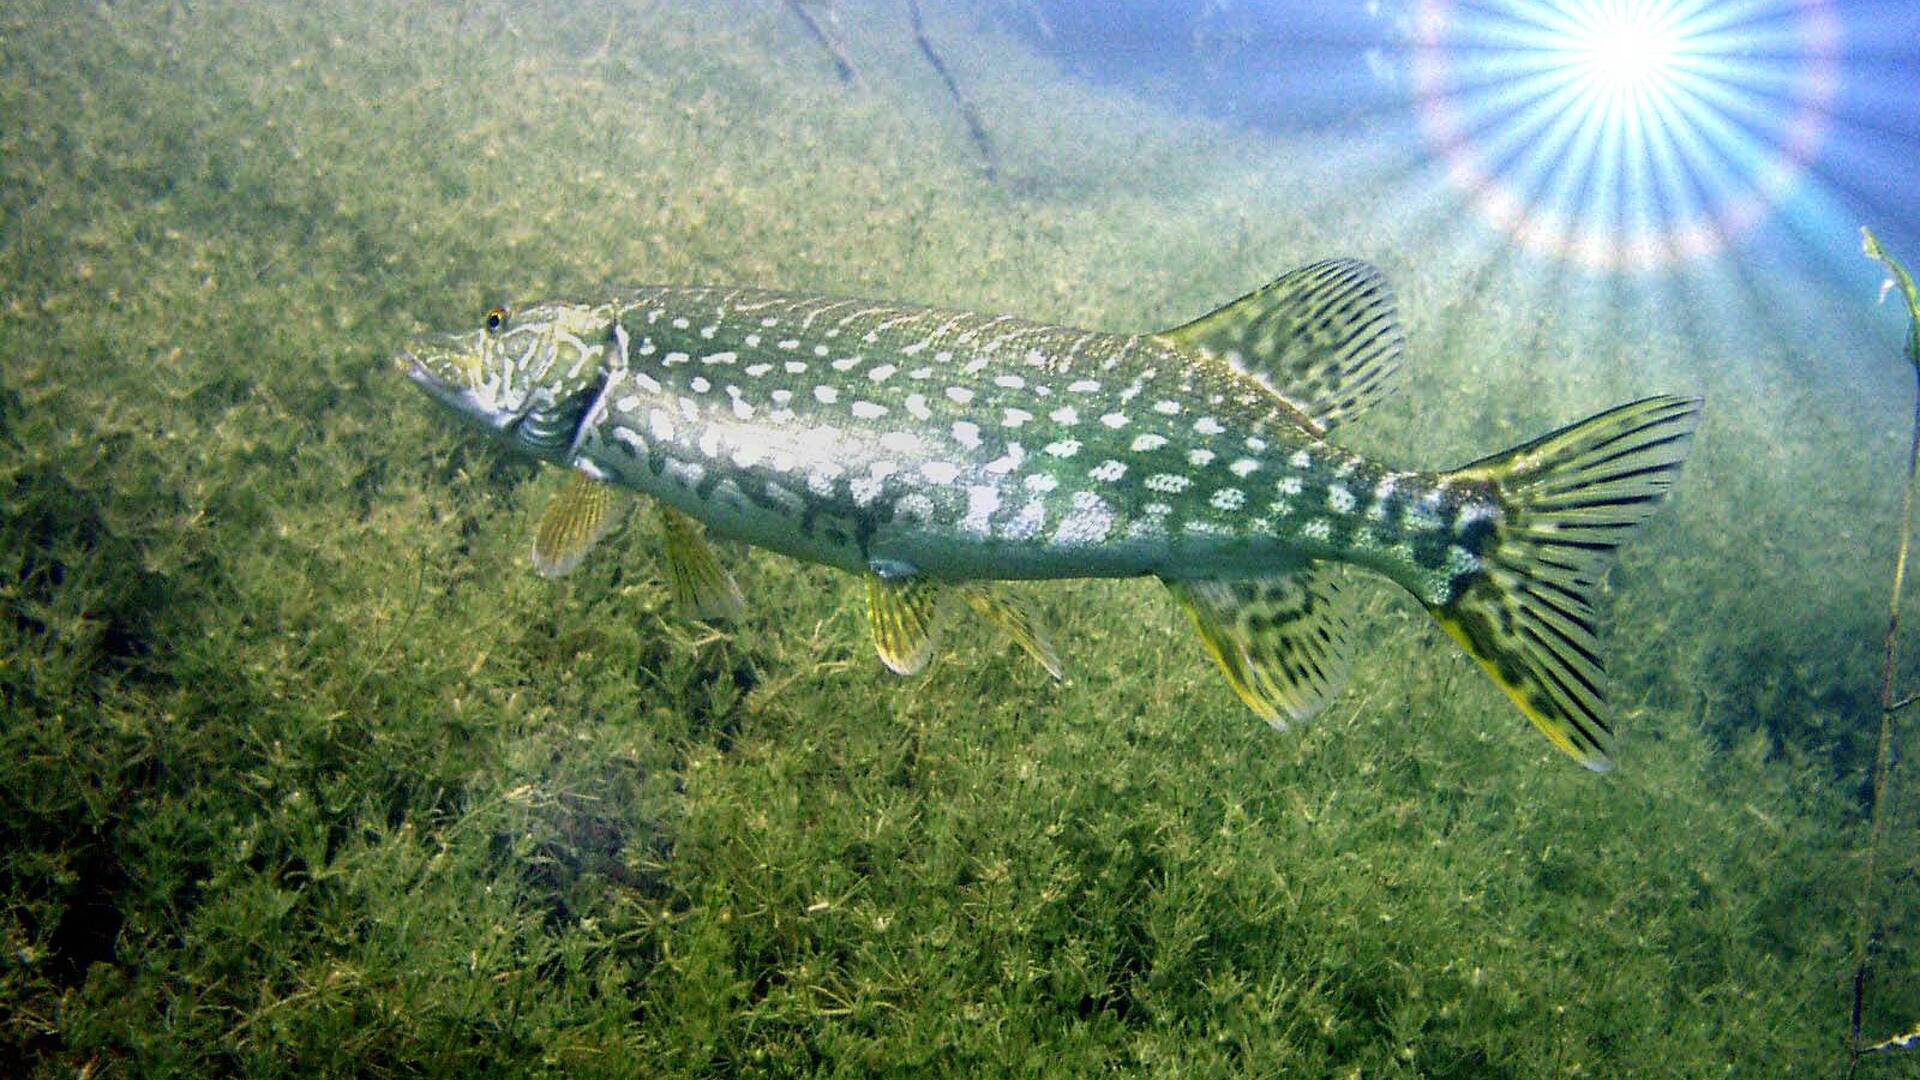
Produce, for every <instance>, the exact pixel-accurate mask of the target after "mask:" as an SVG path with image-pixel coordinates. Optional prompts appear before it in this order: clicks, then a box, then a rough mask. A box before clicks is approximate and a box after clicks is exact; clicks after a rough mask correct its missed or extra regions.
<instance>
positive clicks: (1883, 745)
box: [1847, 228, 1920, 1077]
mask: <svg viewBox="0 0 1920 1080" xmlns="http://www.w3.org/2000/svg"><path fill="white" fill-rule="evenodd" d="M1860 236H1861V248H1862V250H1863V251H1865V252H1866V255H1867V257H1868V258H1870V259H1877V260H1879V261H1880V262H1881V263H1883V264H1884V265H1885V266H1886V268H1887V273H1888V274H1889V275H1890V280H1889V284H1890V285H1897V286H1898V287H1899V288H1900V289H1901V291H1902V292H1903V293H1904V294H1905V297H1906V301H1907V311H1908V314H1909V315H1911V316H1912V321H1911V323H1910V325H1909V329H1908V332H1907V359H1908V360H1909V361H1910V362H1911V363H1912V364H1913V368H1914V377H1915V380H1916V393H1915V397H1914V414H1913V438H1912V441H1911V443H1910V444H1909V447H1908V450H1907V490H1906V497H1905V499H1904V500H1903V501H1902V503H1901V508H1900V548H1899V554H1898V555H1896V556H1895V558H1894V563H1893V592H1892V598H1891V599H1890V600H1889V601H1888V605H1887V636H1886V642H1885V651H1884V654H1883V656H1882V660H1881V665H1880V739H1879V745H1878V749H1877V750H1876V751H1875V753H1874V761H1873V817H1872V823H1871V825H1870V826H1869V827H1868V833H1867V861H1866V867H1865V870H1864V871H1863V873H1862V876H1861V885H1860V918H1859V921H1858V924H1857V926H1856V928H1855V931H1854V968H1853V1016H1852V1023H1851V1024H1850V1025H1849V1028H1848V1038H1847V1075H1848V1076H1849V1077H1851V1076H1852V1075H1853V1074H1854V1070H1855V1069H1857V1068H1859V1066H1860V1055H1861V1053H1862V1049H1861V1045H1860V1017H1861V1013H1862V1011H1863V1009H1864V1007H1865V1003H1866V989H1867V972H1868V966H1869V964H1870V962H1871V958H1870V956H1869V949H1868V943H1869V941H1870V939H1871V937H1872V935H1871V934H1870V933H1869V932H1868V927H1869V926H1870V925H1871V924H1872V921H1873V920H1872V915H1871V905H1872V900H1873V885H1874V878H1875V875H1876V873H1877V871H1878V861H1879V855H1880V845H1881V841H1882V840H1883V838H1884V837H1885V835H1886V828H1887V787H1888V778H1889V773H1890V772H1891V770H1892V759H1893V719H1894V714H1895V713H1897V712H1899V711H1900V710H1901V709H1902V708H1903V707H1905V706H1906V705H1909V704H1911V703H1912V700H1913V699H1912V698H1911V697H1909V698H1904V699H1901V698H1896V697H1895V696H1894V677H1895V671H1896V667H1897V659H1898V655H1899V645H1900V596H1901V593H1902V591H1903V590H1904V589H1905V587H1906V580H1907V558H1908V555H1909V553H1910V552H1911V551H1912V548H1913V496H1914V489H1915V488H1916V487H1920V290H1916V288H1915V287H1914V283H1913V278H1912V277H1911V276H1910V275H1909V274H1908V273H1907V270H1906V268H1905V267H1904V266H1902V265H1900V263H1899V262H1898V261H1897V260H1895V259H1894V258H1893V257H1892V256H1889V255H1888V254H1887V253H1886V251H1885V250H1884V249H1882V248H1881V246H1880V241H1879V239H1878V238H1876V237H1875V236H1874V235H1873V232H1872V230H1870V229H1865V228H1863V229H1861V230H1860Z"/></svg>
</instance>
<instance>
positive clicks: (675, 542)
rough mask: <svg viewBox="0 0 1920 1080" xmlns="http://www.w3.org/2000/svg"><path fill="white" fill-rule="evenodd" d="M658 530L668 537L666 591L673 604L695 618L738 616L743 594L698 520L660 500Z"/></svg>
mask: <svg viewBox="0 0 1920 1080" xmlns="http://www.w3.org/2000/svg"><path fill="white" fill-rule="evenodd" d="M658 506H659V511H660V512H659V516H660V531H661V532H662V533H663V534H664V535H665V537H666V541H667V592H668V595H669V596H671V597H672V599H673V606H674V607H675V608H678V609H679V610H680V611H681V612H683V613H685V614H687V615H691V616H693V617H694V618H696V619H738V618H740V617H741V616H743V615H745V614H746V612H747V601H746V598H745V597H743V596H741V595H740V586H738V585H736V584H734V581H733V575H731V574H729V573H727V572H726V571H725V570H723V569H721V567H720V560H719V559H717V558H715V557H714V554H713V547H712V545H710V544H708V543H707V539H706V537H705V536H704V535H702V533H703V530H702V529H701V527H700V523H699V522H697V521H695V520H693V519H692V518H690V517H688V516H687V515H685V514H683V513H681V512H680V511H678V510H675V509H674V508H673V507H671V506H668V505H667V504H666V503H659V504H658Z"/></svg>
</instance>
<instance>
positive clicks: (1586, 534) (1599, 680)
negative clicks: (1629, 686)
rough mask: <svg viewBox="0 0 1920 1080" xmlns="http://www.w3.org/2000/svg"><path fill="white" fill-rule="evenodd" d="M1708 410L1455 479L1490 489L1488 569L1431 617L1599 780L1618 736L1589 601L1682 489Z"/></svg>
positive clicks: (1647, 410)
mask: <svg viewBox="0 0 1920 1080" xmlns="http://www.w3.org/2000/svg"><path fill="white" fill-rule="evenodd" d="M1699 413H1700V400H1699V399H1698V398H1683V397H1670V396H1662V397H1652V398H1647V399H1645V400H1643V401H1636V402H1633V403H1632V404H1629V405H1622V406H1620V407H1618V408H1615V409H1610V410H1608V411H1606V412H1604V413H1601V414H1599V415H1598V416H1594V417H1591V418H1589V419H1586V420H1583V421H1581V422H1579V423H1577V424H1573V425H1571V426H1569V427H1565V428H1562V429H1560V430H1559V431H1556V432H1554V433H1552V434H1550V435H1547V436H1545V437H1543V438H1540V439H1536V440H1534V441H1533V442H1530V443H1528V444H1526V445H1525V446H1520V447H1516V448H1514V449H1512V450H1509V451H1507V452H1506V453H1503V454H1497V455H1495V456H1493V457H1490V458H1487V459H1485V460H1483V461H1480V462H1476V463H1475V464H1473V465H1469V466H1467V467H1466V468H1464V469H1461V470H1459V471H1457V472H1455V473H1453V474H1452V480H1453V481H1455V482H1464V483H1468V484H1490V485H1491V486H1492V488H1493V491H1494V493H1495V495H1496V497H1497V498H1498V501H1499V506H1500V512H1499V514H1498V516H1497V517H1495V518H1494V519H1493V527H1492V532H1491V535H1490V537H1489V539H1488V540H1487V541H1486V542H1485V543H1484V545H1483V546H1482V549H1481V550H1478V551H1476V552H1475V553H1474V554H1475V556H1476V559H1477V561H1478V564H1479V565H1478V566H1477V567H1475V568H1473V569H1471V570H1468V571H1466V572H1464V573H1462V574H1461V575H1460V576H1459V577H1457V578H1456V579H1455V580H1454V583H1453V586H1452V596H1451V597H1450V599H1448V600H1447V601H1446V602H1444V603H1441V604H1431V605H1429V610H1430V611H1432V612H1433V615H1434V617H1435V618H1437V619H1439V620H1440V624H1441V625H1442V626H1444V627H1446V629H1447V632H1448V633H1449V634H1451V635H1453V637H1454V638H1455V640H1457V641H1459V642H1460V644H1462V645H1464V646H1465V647H1466V649H1467V651H1468V652H1469V653H1471V654H1473V657H1474V659H1476V660H1478V661H1480V666H1481V667H1483V668H1485V669H1486V672H1487V674H1488V675H1491V676H1492V677H1493V681H1494V682H1496V683H1498V684H1500V687H1501V689H1503V690H1505V691H1506V692H1507V694H1508V696H1510V697H1511V698H1512V699H1513V701H1514V703H1515V704H1517V705H1518V706H1520V711H1521V712H1524V713H1526V715H1527V718H1528V719H1530V720H1532V721H1533V723H1534V726H1536V727H1538V728H1539V729H1540V730H1541V732H1542V733H1544V734H1545V735H1546V737H1547V738H1548V739H1549V740H1551V741H1552V743H1553V745H1555V746H1557V747H1559V748H1560V749H1561V750H1563V751H1565V752H1566V753H1567V754H1569V755H1571V756H1572V757H1573V758H1574V759H1575V760H1577V761H1579V762H1580V763H1581V764H1582V765H1585V766H1586V767H1587V768H1589V769H1593V770H1595V771H1596V772H1605V771H1606V770H1608V769H1610V768H1612V767H1613V765H1612V759H1611V757H1610V756H1609V755H1610V748H1611V744H1612V742H1613V727H1612V725H1611V724H1610V723H1609V721H1608V712H1607V703H1606V671H1605V669H1604V668H1603V667H1602V664H1601V659H1600V647H1599V642H1598V640H1597V638H1596V637H1595V634H1594V607H1593V601H1594V598H1595V596H1596V594H1597V593H1598V592H1599V590H1600V582H1601V580H1602V579H1603V578H1604V577H1605V576H1606V572H1607V568H1608V566H1610V565H1611V564H1612V562H1613V553H1614V549H1615V548H1617V547H1618V546H1619V545H1620V544H1621V542H1622V541H1624V540H1625V539H1626V538H1627V537H1628V536H1629V535H1631V533H1632V532H1633V530H1634V528H1636V527H1637V526H1639V525H1640V524H1641V523H1642V522H1643V521H1645V520H1646V519H1647V518H1648V517H1649V516H1650V515H1651V514H1652V513H1653V511H1654V509H1655V507H1656V506H1657V505H1658V503H1659V501H1660V499H1661V497H1662V496H1663V495H1665V494H1666V492H1667V489H1668V488H1671V487H1672V486H1673V482H1674V480H1675V478H1676V476H1677V474H1678V472H1679V468H1680V462H1681V460H1682V459H1683V458H1684V457H1685V456H1686V451H1687V445H1688V442H1689V441H1690V440H1691V438H1692V436H1693V429H1694V427H1695V425H1696V424H1697V423H1698V422H1699Z"/></svg>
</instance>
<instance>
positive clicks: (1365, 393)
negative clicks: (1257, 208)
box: [1160, 259, 1406, 435]
mask: <svg viewBox="0 0 1920 1080" xmlns="http://www.w3.org/2000/svg"><path fill="white" fill-rule="evenodd" d="M1160 336H1161V337H1164V338H1166V339H1168V340H1170V341H1172V342H1173V343H1174V344H1175V345H1178V346H1181V347H1182V348H1186V349H1191V350H1195V351H1198V352H1202V353H1206V354H1209V355H1212V356H1217V357H1220V358H1221V359H1223V360H1225V361H1227V362H1228V363H1230V364H1232V365H1233V366H1234V367H1236V368H1239V369H1240V370H1241V371H1244V372H1246V373H1247V374H1248V375H1251V376H1253V377H1254V378H1255V379H1257V380H1259V381H1260V382H1261V383H1263V384H1265V385H1266V387H1267V389H1269V390H1271V391H1273V392H1274V393H1275V394H1276V395H1278V396H1279V397H1281V398H1282V399H1284V400H1285V402H1286V403H1287V404H1288V405H1290V406H1292V408H1293V409H1294V410H1295V411H1296V412H1298V413H1300V414H1301V417H1303V418H1305V419H1307V420H1309V421H1310V423H1309V424H1308V425H1306V426H1307V427H1308V429H1309V430H1310V431H1313V433H1314V434H1316V435H1320V434H1325V433H1326V432H1327V431H1328V430H1329V429H1332V428H1334V427H1337V426H1339V425H1340V424H1342V423H1345V422H1346V421H1348V420H1351V419H1353V418H1354V417H1355V416H1357V415H1359V414H1360V413H1362V412H1364V411H1365V410H1366V409H1367V408H1368V407H1370V406H1372V405H1373V404H1374V403H1375V402H1377V401H1379V400H1380V399H1382V398H1384V397H1387V396H1388V395H1390V394H1392V393H1393V391H1394V389H1395V388H1396V386H1397V385H1398V383H1397V379H1396V375H1397V374H1398V372H1399V370H1400V353H1401V350H1402V349H1403V348H1404V347H1405V345H1406V336H1405V335H1404V334H1403V333H1402V332H1401V329H1400V317H1399V315H1398V313H1397V312H1396V311H1395V306H1394V300H1393V292H1392V290H1391V289H1389V288H1388V287H1387V282H1386V279H1385V278H1384V277H1383V276H1381V274H1380V271H1378V270H1376V269H1374V268H1373V267H1372V266H1369V265H1368V264H1366V263H1364V262H1360V261H1358V260H1356V259H1327V260H1324V261H1322V262H1317V263H1312V264H1310V265H1308V266H1303V267H1301V268H1299V269H1298V270H1294V271H1292V272H1291V273H1288V274H1287V275H1285V276H1284V277H1281V278H1280V279H1279V280H1277V281H1275V282H1273V283H1272V284H1269V285H1267V286H1266V287H1264V288H1262V289H1259V290H1257V291H1255V292H1251V293H1248V294H1247V295H1246V296H1243V297H1241V298H1240V299H1238V300H1235V301H1234V302H1233V303H1231V304H1228V305H1226V306H1225V307H1222V308H1219V309H1217V310H1215V311H1211V312H1208V313H1207V314H1205V315H1202V316H1201V317H1199V318H1198V319H1195V320H1193V321H1192V322H1190V323H1187V324H1186V325H1184V326H1178V327H1175V328H1174V329H1172V330H1167V331H1163V332H1162V333H1161V335H1160ZM1298 418H1300V417H1297V418H1296V419H1298Z"/></svg>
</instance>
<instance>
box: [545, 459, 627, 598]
mask: <svg viewBox="0 0 1920 1080" xmlns="http://www.w3.org/2000/svg"><path fill="white" fill-rule="evenodd" d="M614 499H615V495H614V491H613V489H612V488H610V487H608V486H607V485H605V484H602V483H600V482H599V481H596V480H594V479H592V478H590V477H588V476H587V475H586V474H585V473H579V472H576V473H573V474H571V475H570V476H569V477H568V478H567V483H566V486H564V487H562V488H561V489H560V490H559V491H557V492H555V493H554V496H553V498H552V499H551V500H549V501H548V502H547V508H546V510H545V511H544V512H542V513H541V515H540V524H539V526H538V527H537V528H536V529H535V530H534V534H533V568H534V569H535V570H537V571H539V573H540V574H541V576H543V577H559V576H561V575H562V574H566V573H570V572H572V571H573V569H574V568H575V567H577V566H579V565H580V563H581V562H582V561H584V560H585V559H586V557H587V553H588V552H590V551H592V550H593V546H594V545H595V544H598V543H599V542H600V541H601V539H602V538H604V537H605V536H606V535H607V533H609V532H611V531H613V527H614V525H616V524H618V522H619V515H617V514H615V513H614Z"/></svg>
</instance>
